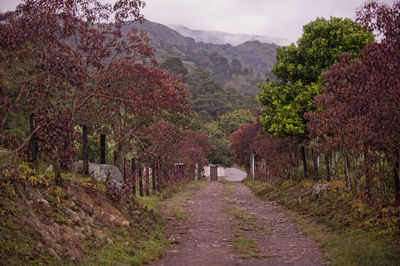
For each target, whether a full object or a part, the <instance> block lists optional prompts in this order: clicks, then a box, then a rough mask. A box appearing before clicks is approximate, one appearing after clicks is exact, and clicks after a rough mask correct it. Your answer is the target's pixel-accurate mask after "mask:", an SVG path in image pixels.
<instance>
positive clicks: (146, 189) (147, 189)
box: [144, 167, 150, 196]
mask: <svg viewBox="0 0 400 266" xmlns="http://www.w3.org/2000/svg"><path fill="white" fill-rule="evenodd" d="M145 173H146V174H145V177H146V179H145V186H144V187H145V191H146V196H148V195H150V169H149V168H148V167H146V170H145Z"/></svg>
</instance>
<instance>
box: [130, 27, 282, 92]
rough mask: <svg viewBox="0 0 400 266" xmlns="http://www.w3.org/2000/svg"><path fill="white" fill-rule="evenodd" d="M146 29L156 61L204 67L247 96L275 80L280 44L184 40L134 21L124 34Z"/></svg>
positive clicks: (225, 84)
mask: <svg viewBox="0 0 400 266" xmlns="http://www.w3.org/2000/svg"><path fill="white" fill-rule="evenodd" d="M134 27H135V28H137V29H139V30H143V31H145V32H146V33H147V35H148V37H149V38H150V44H151V45H152V46H153V47H154V48H156V58H157V59H158V61H159V62H163V61H164V60H165V59H167V58H168V57H171V56H174V57H178V58H180V59H181V60H182V61H183V63H184V64H185V66H186V68H188V70H189V72H192V71H194V70H195V69H196V68H197V67H202V68H204V69H206V70H208V71H210V72H211V77H212V79H214V80H216V81H218V82H220V83H221V84H222V86H223V87H224V88H230V87H233V88H235V89H237V90H239V91H241V92H244V93H253V94H255V93H257V91H258V88H257V86H256V85H257V83H259V82H262V81H264V80H265V79H266V77H268V78H270V79H273V75H272V74H271V73H270V69H271V68H272V66H273V65H274V64H275V60H276V59H275V57H276V48H277V47H278V46H277V45H276V44H271V43H270V44H268V43H261V42H259V41H249V42H245V43H243V44H240V45H237V46H232V45H230V44H223V45H221V44H212V43H203V42H196V41H195V40H194V39H192V38H188V37H183V36H182V35H180V34H179V33H177V32H176V31H174V30H172V29H170V28H168V27H167V26H165V25H162V24H158V23H154V22H151V21H146V22H144V23H142V24H140V23H134V22H130V23H127V24H125V25H124V27H123V31H128V30H130V29H132V28H134Z"/></svg>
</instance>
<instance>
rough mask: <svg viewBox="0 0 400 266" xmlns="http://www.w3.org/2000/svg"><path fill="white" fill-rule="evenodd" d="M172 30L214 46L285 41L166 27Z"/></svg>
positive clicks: (273, 38) (257, 36)
mask: <svg viewBox="0 0 400 266" xmlns="http://www.w3.org/2000/svg"><path fill="white" fill-rule="evenodd" d="M168 26H169V27H170V28H172V29H173V30H175V31H177V32H178V33H180V34H181V35H182V36H185V37H190V38H193V39H194V40H196V41H197V42H205V43H214V44H227V43H229V44H231V45H239V44H242V43H245V42H248V41H260V42H264V43H278V44H280V43H285V42H286V40H285V39H283V38H278V37H271V36H265V35H249V34H236V33H227V32H220V31H205V30H192V29H190V28H188V27H185V26H182V25H168Z"/></svg>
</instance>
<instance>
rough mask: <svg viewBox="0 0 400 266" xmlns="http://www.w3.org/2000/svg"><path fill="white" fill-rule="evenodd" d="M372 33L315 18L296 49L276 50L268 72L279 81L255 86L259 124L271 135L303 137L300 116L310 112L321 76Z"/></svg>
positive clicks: (352, 24)
mask: <svg viewBox="0 0 400 266" xmlns="http://www.w3.org/2000/svg"><path fill="white" fill-rule="evenodd" d="M372 41H373V34H372V33H371V32H366V31H364V29H363V28H362V27H361V25H359V24H357V23H356V22H354V21H352V20H350V19H341V18H334V17H332V18H331V19H330V20H326V19H324V18H318V19H317V20H315V21H313V22H310V23H309V24H307V25H305V26H304V27H303V35H302V37H301V38H300V39H299V40H298V41H297V46H296V45H295V44H293V43H292V44H291V45H289V46H285V47H280V48H277V62H276V64H275V66H274V67H273V69H272V72H273V73H274V74H275V75H276V77H277V78H278V79H279V81H275V82H269V81H267V82H266V83H263V84H259V87H260V88H261V91H260V93H259V95H258V101H259V102H260V103H261V104H262V105H263V106H264V107H265V110H266V113H265V114H264V115H263V116H262V118H261V122H262V124H263V127H264V130H265V131H266V132H267V133H269V134H271V135H274V136H279V137H286V136H298V137H301V138H304V137H306V136H307V128H306V124H305V120H304V114H305V113H306V112H309V111H314V110H315V109H316V108H315V103H314V97H315V96H316V95H318V94H319V93H320V92H321V90H322V87H323V86H324V81H323V80H322V78H321V75H322V73H323V72H324V71H325V70H327V69H328V68H329V67H330V66H331V65H333V64H334V63H335V62H337V60H338V57H339V55H340V54H342V53H343V52H348V53H350V54H352V55H357V54H358V52H359V51H360V50H361V49H362V48H363V47H364V46H365V45H366V44H368V43H370V42H372Z"/></svg>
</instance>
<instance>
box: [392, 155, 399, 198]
mask: <svg viewBox="0 0 400 266" xmlns="http://www.w3.org/2000/svg"><path fill="white" fill-rule="evenodd" d="M393 177H394V196H395V199H396V203H397V204H400V180H399V155H397V158H396V162H395V164H394V175H393Z"/></svg>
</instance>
